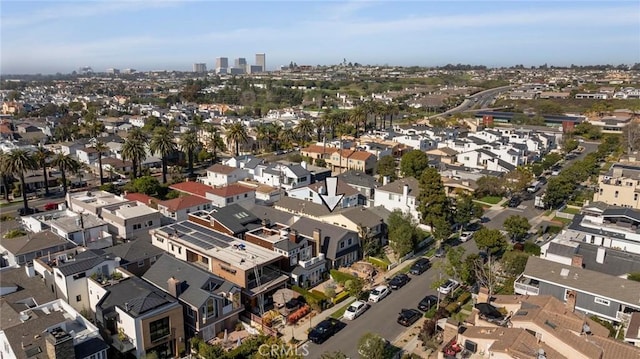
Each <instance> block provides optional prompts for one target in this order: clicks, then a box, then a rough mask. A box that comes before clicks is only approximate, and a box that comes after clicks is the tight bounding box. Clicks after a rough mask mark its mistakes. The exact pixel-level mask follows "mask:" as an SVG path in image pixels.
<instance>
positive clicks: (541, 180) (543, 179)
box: [537, 176, 547, 185]
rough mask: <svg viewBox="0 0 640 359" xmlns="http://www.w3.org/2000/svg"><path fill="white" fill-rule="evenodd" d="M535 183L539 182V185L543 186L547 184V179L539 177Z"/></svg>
mask: <svg viewBox="0 0 640 359" xmlns="http://www.w3.org/2000/svg"><path fill="white" fill-rule="evenodd" d="M537 181H538V182H540V184H542V185H545V184H547V177H545V176H540V177H538V179H537Z"/></svg>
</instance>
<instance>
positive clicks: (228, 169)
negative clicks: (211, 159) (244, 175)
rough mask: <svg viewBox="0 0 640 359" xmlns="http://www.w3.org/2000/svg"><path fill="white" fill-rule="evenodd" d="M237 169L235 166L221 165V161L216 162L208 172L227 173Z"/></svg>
mask: <svg viewBox="0 0 640 359" xmlns="http://www.w3.org/2000/svg"><path fill="white" fill-rule="evenodd" d="M235 170H236V168H235V167H231V166H225V165H221V164H219V163H216V164H215V165H213V166H211V167H209V168H207V171H208V172H215V173H222V174H225V175H228V174H231V173H233V171H235Z"/></svg>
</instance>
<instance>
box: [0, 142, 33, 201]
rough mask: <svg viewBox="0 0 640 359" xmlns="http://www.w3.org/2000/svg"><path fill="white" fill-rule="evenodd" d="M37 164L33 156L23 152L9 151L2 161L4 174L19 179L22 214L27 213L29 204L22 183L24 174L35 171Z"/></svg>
mask: <svg viewBox="0 0 640 359" xmlns="http://www.w3.org/2000/svg"><path fill="white" fill-rule="evenodd" d="M37 166H38V164H37V163H36V161H35V159H34V158H33V156H31V155H30V154H29V152H27V151H25V150H20V149H16V150H11V152H9V155H8V156H7V157H6V159H5V161H4V165H3V168H4V169H5V170H6V173H11V174H13V175H14V176H17V177H18V178H19V179H20V192H22V202H23V204H24V213H29V203H28V202H27V188H26V186H25V183H24V173H25V172H26V171H29V170H33V169H36V168H37Z"/></svg>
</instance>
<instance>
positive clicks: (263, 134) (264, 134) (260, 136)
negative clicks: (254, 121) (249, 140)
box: [256, 123, 269, 151]
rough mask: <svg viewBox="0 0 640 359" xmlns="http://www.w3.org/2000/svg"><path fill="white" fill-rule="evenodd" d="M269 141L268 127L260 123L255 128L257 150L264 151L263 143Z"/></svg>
mask: <svg viewBox="0 0 640 359" xmlns="http://www.w3.org/2000/svg"><path fill="white" fill-rule="evenodd" d="M268 139H269V126H268V125H266V124H264V123H261V124H259V125H258V126H257V127H256V141H258V150H259V151H264V149H265V142H267V140H268Z"/></svg>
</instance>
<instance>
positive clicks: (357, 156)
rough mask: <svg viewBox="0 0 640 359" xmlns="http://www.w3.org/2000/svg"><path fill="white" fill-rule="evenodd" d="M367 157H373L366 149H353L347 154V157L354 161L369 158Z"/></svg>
mask: <svg viewBox="0 0 640 359" xmlns="http://www.w3.org/2000/svg"><path fill="white" fill-rule="evenodd" d="M369 157H373V154H371V153H369V152H367V151H355V152H354V153H352V154H351V156H349V159H350V160H356V161H366V160H367V159H369Z"/></svg>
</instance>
